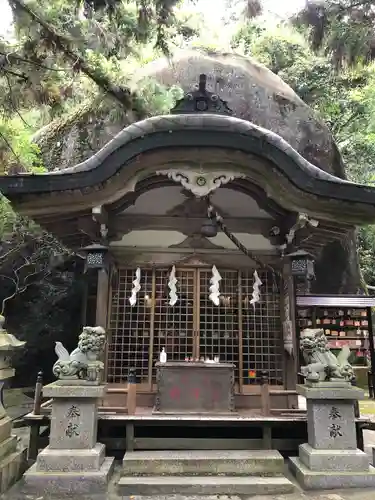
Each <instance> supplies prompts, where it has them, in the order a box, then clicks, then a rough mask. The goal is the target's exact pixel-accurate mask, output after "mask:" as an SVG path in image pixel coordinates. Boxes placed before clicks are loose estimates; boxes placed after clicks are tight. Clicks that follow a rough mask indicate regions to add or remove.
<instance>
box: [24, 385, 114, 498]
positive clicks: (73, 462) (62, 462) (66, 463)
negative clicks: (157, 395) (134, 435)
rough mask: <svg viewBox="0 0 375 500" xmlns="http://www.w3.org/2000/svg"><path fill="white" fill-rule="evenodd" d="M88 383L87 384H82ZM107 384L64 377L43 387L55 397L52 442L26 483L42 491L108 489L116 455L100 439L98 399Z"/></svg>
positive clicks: (40, 454) (102, 394) (41, 453)
mask: <svg viewBox="0 0 375 500" xmlns="http://www.w3.org/2000/svg"><path fill="white" fill-rule="evenodd" d="M83 384H85V385H83ZM104 394H105V386H104V385H89V383H87V382H86V383H84V382H81V383H80V385H67V383H66V382H65V383H63V382H61V381H58V382H55V383H53V384H50V385H47V386H46V387H44V388H43V395H44V396H45V397H48V398H49V397H52V398H53V402H52V415H51V430H50V441H49V446H47V448H45V449H44V450H42V451H41V452H40V453H39V455H38V457H37V460H36V463H35V464H34V465H33V466H32V467H31V468H30V469H29V470H28V471H27V472H26V473H25V474H24V481H25V483H26V484H27V485H28V486H30V487H32V488H33V489H36V490H37V492H38V493H39V492H40V494H42V493H50V494H52V493H53V494H55V495H56V494H62V493H82V494H85V493H86V494H87V493H88V494H90V493H92V494H94V493H101V492H103V491H104V492H105V491H106V490H107V483H108V480H109V477H110V475H111V473H112V470H113V462H114V459H113V458H106V457H105V447H104V445H103V444H100V443H97V442H96V439H97V426H98V402H99V400H100V399H101V398H102V397H103V396H104Z"/></svg>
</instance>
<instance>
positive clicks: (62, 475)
mask: <svg viewBox="0 0 375 500" xmlns="http://www.w3.org/2000/svg"><path fill="white" fill-rule="evenodd" d="M113 467H114V458H112V457H109V458H106V459H105V460H104V462H103V464H102V466H101V468H100V469H99V470H98V471H90V472H40V471H38V470H37V469H36V464H34V465H33V466H32V467H30V469H29V470H28V471H27V472H25V474H24V475H23V479H22V481H23V483H24V485H25V486H27V490H28V491H29V493H30V494H32V493H36V494H38V495H39V496H42V495H47V498H48V495H56V496H58V495H59V494H60V495H64V494H77V493H78V494H97V493H105V492H106V491H107V488H108V481H109V479H110V477H111V474H112V472H113Z"/></svg>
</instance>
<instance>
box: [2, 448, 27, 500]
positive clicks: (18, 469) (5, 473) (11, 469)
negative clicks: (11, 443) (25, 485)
mask: <svg viewBox="0 0 375 500" xmlns="http://www.w3.org/2000/svg"><path fill="white" fill-rule="evenodd" d="M26 451H27V450H26V448H25V447H21V446H20V447H18V448H17V449H16V450H15V451H13V453H10V454H8V455H7V456H5V457H3V458H2V459H1V460H0V493H4V492H5V491H6V490H8V489H9V488H10V487H11V486H12V485H13V484H14V483H15V482H16V481H18V479H19V478H20V477H21V475H22V473H23V472H24V470H25V464H26Z"/></svg>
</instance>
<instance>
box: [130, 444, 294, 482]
mask: <svg viewBox="0 0 375 500" xmlns="http://www.w3.org/2000/svg"><path fill="white" fill-rule="evenodd" d="M283 469H284V459H283V457H282V456H281V454H280V453H279V452H278V451H272V450H259V451H246V450H238V451H237V450H225V451H217V450H211V451H210V450H194V451H134V452H126V453H125V455H124V459H123V474H124V475H126V476H131V475H156V476H163V475H167V476H175V475H200V476H204V475H208V476H209V475H228V476H242V475H245V476H275V475H282V473H283Z"/></svg>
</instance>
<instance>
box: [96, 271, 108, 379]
mask: <svg viewBox="0 0 375 500" xmlns="http://www.w3.org/2000/svg"><path fill="white" fill-rule="evenodd" d="M108 299H109V271H107V270H106V269H99V271H98V286H97V291H96V315H95V326H101V327H103V328H104V329H105V330H107V326H108V325H107V323H108V302H109V300H108ZM109 341H110V339H109V338H108V336H107V343H106V349H105V352H104V355H103V359H102V361H103V362H104V382H106V381H107V359H108V344H109Z"/></svg>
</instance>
